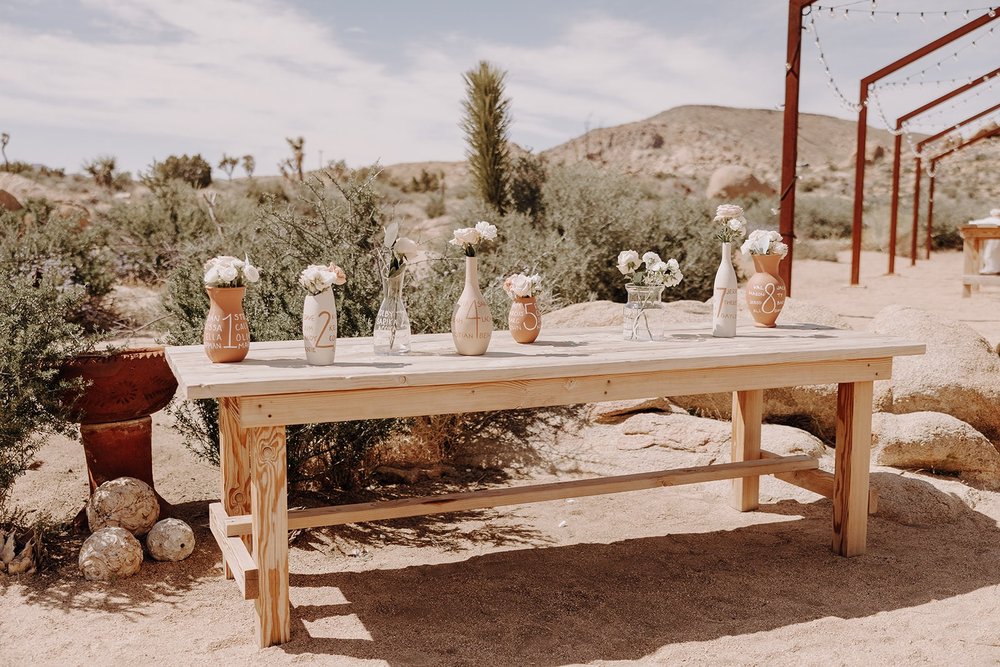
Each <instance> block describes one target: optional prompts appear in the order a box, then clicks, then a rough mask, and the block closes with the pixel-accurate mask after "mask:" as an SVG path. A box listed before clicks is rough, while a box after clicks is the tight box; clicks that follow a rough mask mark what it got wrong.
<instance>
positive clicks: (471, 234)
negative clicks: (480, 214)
mask: <svg viewBox="0 0 1000 667" xmlns="http://www.w3.org/2000/svg"><path fill="white" fill-rule="evenodd" d="M496 238H497V228H496V225H491V224H490V223H488V222H486V221H485V220H480V221H479V222H477V223H476V226H475V227H462V228H461V229H456V230H455V231H454V233H453V235H452V239H451V240H450V241H448V243H450V244H451V245H455V246H461V248H462V250H464V251H465V256H466V257H475V256H476V246H478V245H479V244H480V243H482V242H483V241H494V240H496Z"/></svg>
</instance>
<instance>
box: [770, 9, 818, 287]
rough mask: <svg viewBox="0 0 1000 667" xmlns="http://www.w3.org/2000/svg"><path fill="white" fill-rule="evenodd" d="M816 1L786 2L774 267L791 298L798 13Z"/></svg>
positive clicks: (799, 43)
mask: <svg viewBox="0 0 1000 667" xmlns="http://www.w3.org/2000/svg"><path fill="white" fill-rule="evenodd" d="M816 1H817V0H788V43H787V46H786V49H785V108H784V116H783V118H782V121H783V128H782V134H781V195H780V198H779V200H778V230H779V232H780V233H781V239H782V241H784V242H785V244H786V245H788V257H787V261H784V262H782V263H781V266H780V267H779V268H778V271H779V273H780V274H781V279H782V280H784V281H785V289H786V292H785V293H786V294H787V295H788V296H791V295H792V260H793V258H794V257H795V189H796V182H797V179H798V175H797V171H798V164H797V162H798V159H799V70H800V67H801V63H802V10H803V9H805V8H806V7H808V6H809V5H811V4H813V3H814V2H816Z"/></svg>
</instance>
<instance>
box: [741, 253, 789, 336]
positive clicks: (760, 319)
mask: <svg viewBox="0 0 1000 667" xmlns="http://www.w3.org/2000/svg"><path fill="white" fill-rule="evenodd" d="M752 257H753V268H754V271H755V273H754V274H753V275H752V276H750V280H748V281H747V308H749V309H750V315H752V316H753V319H754V322H756V325H757V326H758V327H773V326H774V323H775V321H776V320H777V319H778V315H779V314H780V313H781V309H782V308H783V307H784V305H785V281H784V280H782V279H781V276H780V275H779V273H778V264H779V263H780V262H781V255H752Z"/></svg>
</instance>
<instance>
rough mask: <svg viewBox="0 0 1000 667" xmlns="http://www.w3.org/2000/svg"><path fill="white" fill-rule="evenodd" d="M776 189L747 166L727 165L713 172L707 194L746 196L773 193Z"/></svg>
mask: <svg viewBox="0 0 1000 667" xmlns="http://www.w3.org/2000/svg"><path fill="white" fill-rule="evenodd" d="M775 192H776V191H775V189H774V188H772V187H771V186H770V185H768V184H767V183H764V182H763V181H761V180H759V179H758V178H757V177H756V176H754V175H753V172H751V171H750V169H748V168H747V167H741V166H738V165H726V166H724V167H719V168H718V169H716V170H715V171H714V172H712V176H711V178H709V179H708V188H706V190H705V196H706V197H708V198H709V199H714V198H718V197H721V198H731V197H746V196H747V195H753V194H763V195H773V194H774V193H775Z"/></svg>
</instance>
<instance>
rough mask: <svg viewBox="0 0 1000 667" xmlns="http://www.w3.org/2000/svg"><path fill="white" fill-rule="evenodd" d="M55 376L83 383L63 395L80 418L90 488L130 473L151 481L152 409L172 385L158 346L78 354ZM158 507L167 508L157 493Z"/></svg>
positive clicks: (162, 510)
mask: <svg viewBox="0 0 1000 667" xmlns="http://www.w3.org/2000/svg"><path fill="white" fill-rule="evenodd" d="M60 376H61V377H62V378H63V379H66V380H81V381H83V382H84V383H85V385H86V386H85V387H84V388H83V389H82V390H81V391H77V392H71V393H68V394H67V395H66V396H64V398H63V400H64V401H65V403H66V405H67V406H68V407H69V409H70V411H71V414H73V419H75V420H78V421H80V422H81V426H80V439H81V441H82V443H83V452H84V456H85V458H86V461H87V480H88V482H89V484H90V490H91V492H93V491H94V489H96V488H97V487H98V486H100V485H101V484H103V483H104V482H107V481H108V480H112V479H117V478H119V477H135V478H136V479H141V480H142V481H144V482H146V483H147V484H149V485H150V487H153V491H154V493H155V492H156V487H155V486H154V485H153V441H152V423H153V422H152V419H151V418H150V417H149V415H150V414H152V413H153V412H158V411H159V410H162V409H163V408H164V407H166V405H167V403H169V402H170V399H171V398H172V397H173V395H174V392H175V391H176V390H177V380H176V379H175V378H174V374H173V373H172V372H171V371H170V367H169V366H168V365H167V360H166V358H165V357H164V355H163V348H162V347H148V348H138V349H131V350H123V351H119V352H111V353H104V354H102V353H93V354H86V355H80V356H78V357H75V358H73V359H71V360H69V361H68V362H66V363H65V364H64V366H63V368H62V371H61V373H60ZM156 497H157V499H158V500H159V501H160V513H161V514H162V515H165V514H166V513H167V511H168V510H169V509H170V504H169V503H167V502H166V501H165V500H163V498H161V497H160V495H159V494H158V493H157V495H156Z"/></svg>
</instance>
